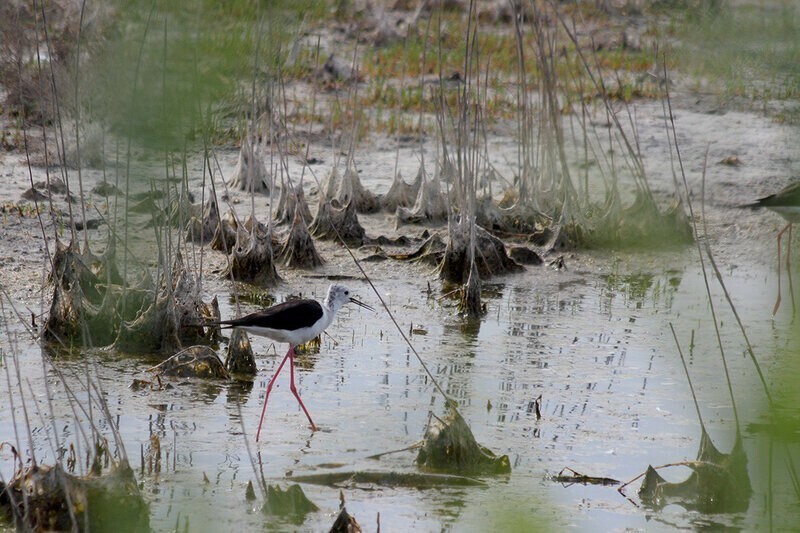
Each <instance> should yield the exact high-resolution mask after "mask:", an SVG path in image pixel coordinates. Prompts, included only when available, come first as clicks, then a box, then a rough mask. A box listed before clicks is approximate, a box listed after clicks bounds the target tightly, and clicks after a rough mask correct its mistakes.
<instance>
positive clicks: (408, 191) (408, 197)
mask: <svg viewBox="0 0 800 533" xmlns="http://www.w3.org/2000/svg"><path fill="white" fill-rule="evenodd" d="M417 179H418V180H420V178H419V175H418V178H417ZM414 183H415V184H416V185H417V190H418V189H419V181H415V182H414ZM417 190H415V186H414V184H412V183H406V182H405V181H403V176H402V175H401V174H400V172H399V171H398V172H397V174H395V176H394V179H393V180H392V185H391V187H389V190H388V191H387V192H386V194H384V195H383V196H382V197H381V202H380V203H381V208H382V209H383V210H384V211H389V212H390V213H395V212H397V208H398V207H410V206H412V205H413V204H414V199H415V198H416V197H417Z"/></svg>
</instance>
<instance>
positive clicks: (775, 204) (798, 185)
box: [752, 181, 800, 316]
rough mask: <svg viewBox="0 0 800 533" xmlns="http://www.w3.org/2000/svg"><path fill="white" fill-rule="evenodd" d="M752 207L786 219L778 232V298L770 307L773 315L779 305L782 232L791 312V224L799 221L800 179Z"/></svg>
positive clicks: (792, 291)
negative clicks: (786, 238)
mask: <svg viewBox="0 0 800 533" xmlns="http://www.w3.org/2000/svg"><path fill="white" fill-rule="evenodd" d="M752 205H753V206H754V207H766V208H767V209H769V210H771V211H774V212H776V213H778V214H779V215H781V216H782V217H783V218H784V219H786V222H787V224H786V226H784V227H783V229H782V230H780V231H779V232H778V299H777V300H776V301H775V307H774V308H773V309H772V314H773V316H774V315H775V313H777V312H778V307H779V306H780V305H781V237H783V234H784V233H787V232H788V233H787V235H788V238H789V240H788V242H787V244H786V270H787V272H788V276H789V292H790V294H791V296H792V312H793V313H794V311H795V305H794V287H793V285H792V265H791V257H792V224H794V223H795V222H798V221H800V181H796V182H795V183H792V184H791V185H788V186H787V187H785V188H784V189H782V190H780V191H778V192H776V193H775V194H770V195H769V196H765V197H764V198H759V199H758V200H756V202H755V203H754V204H752Z"/></svg>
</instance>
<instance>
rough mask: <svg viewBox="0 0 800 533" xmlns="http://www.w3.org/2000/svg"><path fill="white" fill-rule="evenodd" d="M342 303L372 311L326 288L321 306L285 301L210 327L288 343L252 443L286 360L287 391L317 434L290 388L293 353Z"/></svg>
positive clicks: (341, 290)
mask: <svg viewBox="0 0 800 533" xmlns="http://www.w3.org/2000/svg"><path fill="white" fill-rule="evenodd" d="M346 303H353V304H356V305H358V306H359V307H363V308H365V309H369V310H370V311H375V309H373V308H372V307H370V306H368V305H367V304H365V303H363V302H360V301H358V300H356V299H355V298H353V297H352V296H350V289H348V288H347V287H344V286H342V285H335V284H334V285H331V286H330V287H329V288H328V295H327V296H326V297H325V301H324V302H322V303H320V302H318V301H316V300H308V299H303V300H289V301H288V302H284V303H282V304H278V305H274V306H272V307H269V308H267V309H264V310H263V311H258V312H256V313H252V314H249V315H247V316H243V317H241V318H235V319H233V320H222V321H220V322H216V323H214V324H211V325H217V324H218V325H220V326H222V327H224V328H241V329H243V330H245V331H247V332H248V333H252V334H253V335H260V336H262V337H267V338H269V339H272V340H274V341H276V342H286V343H289V350H288V351H287V352H286V355H285V356H284V357H283V360H282V361H281V364H280V365H278V370H276V371H275V373H274V374H273V375H272V377H271V378H270V380H269V383H268V384H267V392H266V394H265V395H264V406H263V407H262V408H261V418H259V420H258V429H257V430H256V442H258V438H259V436H260V435H261V423H262V422H263V421H264V413H265V412H266V410H267V400H268V399H269V393H270V391H271V390H272V385H273V384H274V383H275V378H277V377H278V374H280V372H281V370H282V369H283V365H284V364H286V361H287V359H288V361H289V388H290V389H291V391H292V394H294V397H295V398H297V401H298V402H299V403H300V407H301V408H302V409H303V412H304V413H305V414H306V418H308V422H309V423H310V424H311V429H312V430H313V431H316V430H317V426H315V425H314V421H313V420H311V415H309V414H308V410H307V409H306V406H305V405H303V400H301V399H300V394H298V392H297V388H296V387H295V385H294V349H295V347H296V346H298V345H300V344H303V343H306V342H308V341H310V340H311V339H314V338H316V337H317V336H318V335H320V334H321V333H322V332H323V331H325V328H327V327H328V326H330V325H331V322H333V317H334V316H335V315H336V312H337V311H338V310H339V309H341V308H342V306H343V305H344V304H346Z"/></svg>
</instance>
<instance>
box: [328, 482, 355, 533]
mask: <svg viewBox="0 0 800 533" xmlns="http://www.w3.org/2000/svg"><path fill="white" fill-rule="evenodd" d="M360 532H361V526H360V525H358V522H356V518H355V517H354V516H353V515H351V514H350V513H348V512H347V509H346V508H345V506H344V493H343V492H342V491H341V490H339V514H338V515H337V516H336V520H334V521H333V525H332V526H331V529H330V533H360Z"/></svg>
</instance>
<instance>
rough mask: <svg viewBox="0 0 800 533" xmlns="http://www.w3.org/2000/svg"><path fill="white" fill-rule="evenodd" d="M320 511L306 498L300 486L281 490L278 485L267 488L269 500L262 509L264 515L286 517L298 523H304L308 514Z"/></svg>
mask: <svg viewBox="0 0 800 533" xmlns="http://www.w3.org/2000/svg"><path fill="white" fill-rule="evenodd" d="M318 510H319V507H317V506H316V505H315V504H314V502H312V501H311V500H309V499H308V498H307V497H306V495H305V493H304V492H303V489H302V488H300V485H290V486H289V488H287V489H286V490H281V488H280V487H278V486H277V485H269V486H267V499H266V501H265V502H264V505H263V507H261V512H262V513H264V514H271V515H280V516H286V517H289V518H292V519H294V520H295V521H296V523H300V522H302V521H303V519H304V518H305V516H306V515H307V514H308V513H313V512H314V511H318Z"/></svg>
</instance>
